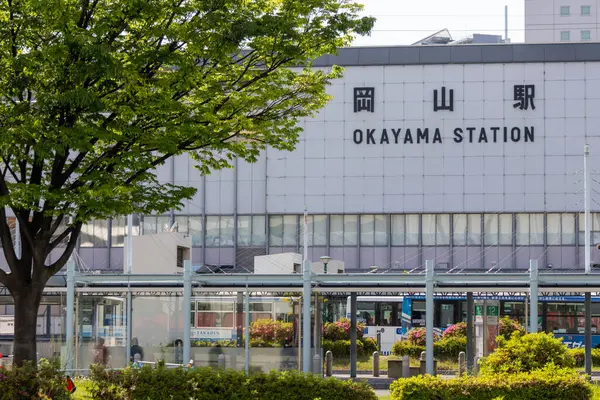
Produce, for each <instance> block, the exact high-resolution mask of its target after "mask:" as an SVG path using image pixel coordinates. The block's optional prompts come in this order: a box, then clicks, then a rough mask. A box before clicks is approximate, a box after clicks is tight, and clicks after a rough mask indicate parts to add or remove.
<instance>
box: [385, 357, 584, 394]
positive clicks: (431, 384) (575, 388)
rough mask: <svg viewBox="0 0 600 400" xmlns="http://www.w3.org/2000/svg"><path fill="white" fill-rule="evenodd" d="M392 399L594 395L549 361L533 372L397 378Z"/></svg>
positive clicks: (573, 375) (580, 378)
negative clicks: (481, 375) (447, 377)
mask: <svg viewBox="0 0 600 400" xmlns="http://www.w3.org/2000/svg"><path fill="white" fill-rule="evenodd" d="M390 391H391V398H392V400H430V399H437V400H467V399H473V400H475V399H476V400H496V399H511V400H540V399H544V400H563V399H578V400H590V399H591V398H592V389H591V385H590V384H589V383H588V382H587V380H586V378H585V377H583V376H581V375H579V374H578V373H577V372H575V371H572V370H568V369H559V368H557V367H556V366H553V365H548V366H547V367H545V368H544V369H542V370H538V371H534V372H520V373H517V374H512V375H511V374H499V375H492V376H485V377H477V378H475V377H467V376H463V377H460V378H456V379H444V378H440V377H432V376H430V375H426V376H418V377H413V378H408V379H398V380H397V381H395V382H393V383H392V385H391V386H390Z"/></svg>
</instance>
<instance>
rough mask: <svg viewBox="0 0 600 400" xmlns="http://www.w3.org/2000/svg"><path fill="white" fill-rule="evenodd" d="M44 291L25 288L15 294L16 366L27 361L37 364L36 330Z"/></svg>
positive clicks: (14, 354)
mask: <svg viewBox="0 0 600 400" xmlns="http://www.w3.org/2000/svg"><path fill="white" fill-rule="evenodd" d="M42 287H43V286H42ZM42 290H43V289H42ZM42 290H36V289H33V288H32V287H25V288H22V289H21V290H18V291H16V292H14V293H13V297H14V299H15V340H14V351H13V356H14V358H13V363H14V364H15V365H23V362H25V361H33V362H37V353H36V345H37V343H36V333H37V329H36V328H37V314H38V308H39V306H40V301H41V293H42Z"/></svg>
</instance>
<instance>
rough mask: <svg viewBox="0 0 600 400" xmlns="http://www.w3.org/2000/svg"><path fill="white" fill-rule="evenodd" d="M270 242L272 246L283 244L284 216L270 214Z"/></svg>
mask: <svg viewBox="0 0 600 400" xmlns="http://www.w3.org/2000/svg"><path fill="white" fill-rule="evenodd" d="M269 244H270V245H271V246H282V245H283V216H281V215H271V216H269Z"/></svg>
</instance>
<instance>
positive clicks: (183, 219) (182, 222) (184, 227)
mask: <svg viewBox="0 0 600 400" xmlns="http://www.w3.org/2000/svg"><path fill="white" fill-rule="evenodd" d="M175 222H177V232H179V233H189V222H188V217H187V216H183V215H178V216H176V217H175Z"/></svg>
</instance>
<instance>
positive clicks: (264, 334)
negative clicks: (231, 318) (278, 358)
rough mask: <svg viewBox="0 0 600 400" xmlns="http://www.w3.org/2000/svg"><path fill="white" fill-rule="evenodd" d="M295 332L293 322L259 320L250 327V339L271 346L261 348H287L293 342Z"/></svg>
mask: <svg viewBox="0 0 600 400" xmlns="http://www.w3.org/2000/svg"><path fill="white" fill-rule="evenodd" d="M293 331H294V326H293V324H292V323H291V322H281V321H274V320H272V319H259V320H257V321H255V322H253V323H252V324H251V325H250V339H251V340H252V339H255V340H257V339H259V340H260V341H261V342H262V343H267V344H269V345H266V346H261V347H274V346H275V345H278V346H286V345H288V344H289V343H290V342H291V341H292V335H293Z"/></svg>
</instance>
